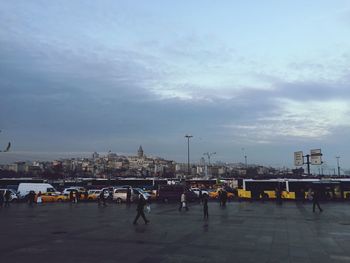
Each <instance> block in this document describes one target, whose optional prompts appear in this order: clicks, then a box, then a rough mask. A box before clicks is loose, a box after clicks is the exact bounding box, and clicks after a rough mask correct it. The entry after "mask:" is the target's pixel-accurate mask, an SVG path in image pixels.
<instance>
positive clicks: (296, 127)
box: [0, 0, 350, 169]
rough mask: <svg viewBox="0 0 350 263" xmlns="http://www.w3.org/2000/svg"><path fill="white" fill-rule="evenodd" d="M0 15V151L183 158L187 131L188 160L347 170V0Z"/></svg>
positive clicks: (31, 7) (135, 4) (49, 6)
mask: <svg viewBox="0 0 350 263" xmlns="http://www.w3.org/2000/svg"><path fill="white" fill-rule="evenodd" d="M0 23H1V24H2V25H3V26H2V27H1V28H0V58H1V59H0V92H1V94H2V95H1V96H0V112H1V113H0V130H2V133H0V145H4V146H5V145H6V143H7V142H8V141H11V142H12V149H11V150H12V152H11V153H10V155H7V157H6V156H5V153H0V159H3V160H4V158H9V156H11V155H12V156H13V155H15V154H16V153H17V154H21V153H23V152H26V153H28V155H30V154H31V153H32V155H34V156H35V153H40V152H67V153H69V152H91V153H92V152H94V151H97V152H107V151H108V150H112V151H114V152H117V153H133V152H135V149H137V147H138V146H139V145H140V144H141V145H142V146H143V147H144V149H145V151H146V153H147V152H148V153H152V154H154V155H157V156H161V157H164V158H166V159H171V160H175V161H178V162H186V160H187V142H186V140H185V138H184V135H185V134H187V133H191V134H192V135H194V137H193V138H192V139H191V142H190V151H191V154H190V155H191V160H193V161H194V160H199V158H200V157H202V156H203V153H205V152H217V154H216V156H215V160H222V161H224V162H234V161H235V160H236V161H239V162H244V157H243V153H242V148H244V149H245V151H246V153H247V156H248V162H250V163H259V164H262V165H273V166H280V167H282V166H287V167H292V166H293V153H294V152H296V151H299V150H302V151H304V153H306V152H308V151H309V150H311V149H318V148H321V149H322V152H323V154H324V160H325V161H326V163H327V164H329V165H330V166H336V156H340V164H341V167H344V168H347V169H348V168H349V167H350V149H349V147H348V146H349V145H350V139H349V136H348V134H349V132H350V117H349V116H350V90H349V86H350V85H349V84H350V59H349V58H350V48H349V47H350V32H349V31H350V3H349V2H348V1H340V0H337V1H331V2H330V1H315V0H314V1H308V3H305V2H304V1H286V2H283V3H281V2H279V1H264V2H263V3H262V2H257V1H255V2H254V1H253V2H247V1H221V2H220V4H214V3H213V2H212V1H193V2H190V3H187V2H185V1H177V2H176V3H174V2H170V1H152V2H148V1H147V2H146V1H145V2H141V1H99V2H98V3H97V2H94V1H74V3H72V2H71V1H60V2H59V3H58V2H56V3H55V2H50V3H48V2H47V1H30V2H26V1H11V2H5V1H4V2H2V3H0ZM7 154H8V153H7ZM14 158H16V157H14Z"/></svg>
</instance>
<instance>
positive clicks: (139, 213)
mask: <svg viewBox="0 0 350 263" xmlns="http://www.w3.org/2000/svg"><path fill="white" fill-rule="evenodd" d="M145 205H146V200H145V198H144V197H143V195H140V197H139V201H138V203H137V209H136V211H137V215H136V217H135V219H134V222H133V224H134V225H136V224H137V220H138V219H139V217H140V216H141V217H142V218H143V220H144V221H145V224H148V223H149V220H147V218H146V216H145V213H144V211H143V210H144V208H145Z"/></svg>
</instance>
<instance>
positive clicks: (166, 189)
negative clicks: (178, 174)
mask: <svg viewBox="0 0 350 263" xmlns="http://www.w3.org/2000/svg"><path fill="white" fill-rule="evenodd" d="M183 192H185V194H186V198H187V201H189V202H191V201H195V200H197V199H198V197H197V195H196V194H195V193H194V192H192V191H189V190H188V189H187V188H186V187H185V186H183V185H180V184H178V185H159V186H158V191H157V200H159V201H163V202H169V201H180V198H181V194H182V193H183Z"/></svg>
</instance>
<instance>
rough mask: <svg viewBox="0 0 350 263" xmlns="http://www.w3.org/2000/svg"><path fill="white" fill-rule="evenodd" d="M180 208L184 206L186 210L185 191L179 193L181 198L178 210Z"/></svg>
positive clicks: (180, 209)
mask: <svg viewBox="0 0 350 263" xmlns="http://www.w3.org/2000/svg"><path fill="white" fill-rule="evenodd" d="M182 208H185V209H186V211H188V207H187V200H186V192H185V191H184V192H183V193H182V194H181V199H180V207H179V211H180V212H181V211H182Z"/></svg>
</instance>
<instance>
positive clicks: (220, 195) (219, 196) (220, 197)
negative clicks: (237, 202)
mask: <svg viewBox="0 0 350 263" xmlns="http://www.w3.org/2000/svg"><path fill="white" fill-rule="evenodd" d="M218 198H219V203H220V206H222V190H221V189H220V190H219V191H218Z"/></svg>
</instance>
